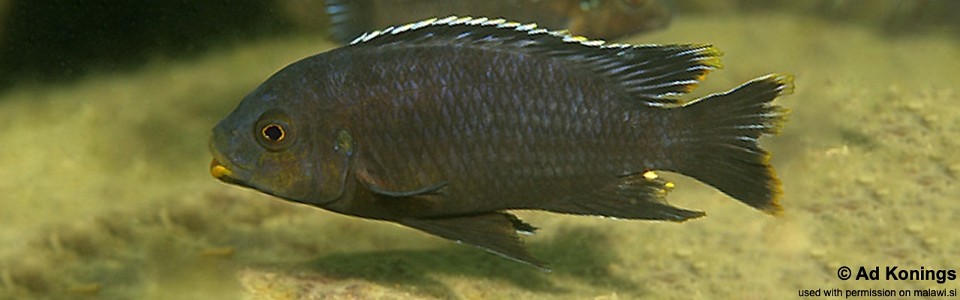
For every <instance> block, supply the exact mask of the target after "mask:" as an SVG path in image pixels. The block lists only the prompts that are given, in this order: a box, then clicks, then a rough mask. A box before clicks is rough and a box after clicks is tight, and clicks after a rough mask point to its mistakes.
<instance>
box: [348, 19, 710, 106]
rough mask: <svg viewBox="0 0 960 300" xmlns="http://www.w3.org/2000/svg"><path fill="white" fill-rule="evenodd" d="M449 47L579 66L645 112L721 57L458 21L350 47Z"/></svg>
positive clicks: (691, 47) (430, 22)
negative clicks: (544, 57) (505, 52)
mask: <svg viewBox="0 0 960 300" xmlns="http://www.w3.org/2000/svg"><path fill="white" fill-rule="evenodd" d="M448 45H457V46H461V47H462V46H473V47H477V48H497V50H499V51H503V50H509V49H514V50H515V51H520V52H524V53H529V54H536V55H548V56H551V57H556V58H560V59H564V60H567V61H570V62H572V63H576V64H582V65H584V66H586V67H588V69H590V70H593V71H594V72H596V73H597V75H598V76H603V77H605V78H607V79H609V80H610V81H611V82H616V84H618V85H620V86H621V87H622V88H624V90H625V92H627V93H628V94H630V95H632V96H633V97H634V98H635V99H636V100H637V101H641V102H642V103H644V104H646V105H649V106H671V105H676V104H679V101H678V100H676V99H673V98H670V96H675V95H680V94H684V93H687V92H689V91H691V90H693V88H695V87H696V85H697V84H698V83H699V81H700V80H702V79H703V77H704V76H705V75H706V74H707V73H708V72H709V71H710V70H713V69H716V68H720V60H719V55H720V52H719V51H717V50H716V49H715V48H713V46H711V45H696V44H682V45H629V44H615V43H607V42H605V41H602V40H591V39H588V38H585V37H582V36H574V35H570V34H568V33H567V31H566V30H559V31H551V30H547V29H543V28H538V27H537V25H536V24H534V23H529V24H522V23H518V22H510V21H507V20H504V19H488V18H474V17H458V16H449V17H446V18H432V19H427V20H423V21H419V22H414V23H409V24H406V25H401V26H391V27H388V28H385V29H382V30H376V31H372V32H368V33H365V34H362V35H360V36H359V37H357V38H356V39H354V40H353V41H352V42H351V43H350V46H349V47H378V48H379V47H402V48H405V47H417V46H448Z"/></svg>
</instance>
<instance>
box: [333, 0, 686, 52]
mask: <svg viewBox="0 0 960 300" xmlns="http://www.w3.org/2000/svg"><path fill="white" fill-rule="evenodd" d="M665 2H666V1H665V0H455V1H437V0H327V13H328V16H329V18H330V23H331V26H330V27H331V32H332V33H333V36H334V38H336V39H337V40H339V41H341V42H344V43H347V42H350V41H352V40H353V39H354V38H355V37H357V36H359V35H360V34H362V33H364V32H368V31H373V30H376V29H381V28H386V27H387V26H391V25H394V24H406V23H410V22H416V21H420V20H423V19H427V18H431V17H435V16H450V15H458V16H487V17H496V18H504V19H507V20H513V21H517V22H528V23H537V24H538V25H540V26H543V27H544V28H553V29H568V30H570V33H571V34H574V35H583V36H589V37H593V38H600V39H616V38H621V37H624V36H628V35H631V34H637V33H641V32H645V31H651V30H655V29H660V28H663V27H666V26H667V24H669V23H670V7H669V6H668V5H667V3H665Z"/></svg>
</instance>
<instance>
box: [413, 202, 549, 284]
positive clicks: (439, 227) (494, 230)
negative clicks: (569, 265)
mask: <svg viewBox="0 0 960 300" xmlns="http://www.w3.org/2000/svg"><path fill="white" fill-rule="evenodd" d="M398 222H399V223H400V224H403V225H406V226H410V227H413V228H416V229H419V230H422V231H425V232H427V233H430V234H433V235H437V236H440V237H443V238H446V239H450V240H454V241H457V242H461V243H464V244H468V245H471V246H475V247H478V248H481V249H484V250H487V251H489V252H492V253H495V254H498V255H501V256H503V257H506V258H509V259H512V260H516V261H519V262H523V263H527V264H530V265H533V266H535V267H537V268H539V269H540V270H542V271H545V272H549V271H550V268H548V267H547V265H546V263H544V262H543V261H541V260H539V259H537V258H535V257H533V256H532V255H530V253H528V252H527V249H526V248H524V246H523V241H522V240H520V237H519V236H518V235H517V233H518V232H523V233H532V232H533V231H534V230H536V228H535V227H533V226H531V225H530V224H527V223H525V222H523V221H521V220H520V219H519V218H517V217H516V216H514V215H511V214H508V213H504V212H490V213H482V214H475V215H465V216H454V217H442V218H408V219H401V220H399V221H398Z"/></svg>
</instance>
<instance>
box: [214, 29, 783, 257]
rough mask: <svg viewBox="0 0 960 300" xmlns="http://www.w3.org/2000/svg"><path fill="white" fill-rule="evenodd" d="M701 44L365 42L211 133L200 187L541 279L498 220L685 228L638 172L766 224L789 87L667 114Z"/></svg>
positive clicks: (704, 50) (446, 34)
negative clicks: (523, 216)
mask: <svg viewBox="0 0 960 300" xmlns="http://www.w3.org/2000/svg"><path fill="white" fill-rule="evenodd" d="M718 55H719V54H718V52H717V50H715V49H714V48H713V47H711V46H709V45H643V46H633V45H616V44H604V43H603V42H602V41H591V40H587V39H584V38H581V37H573V36H567V35H564V34H562V33H559V32H550V31H547V30H543V29H536V28H535V25H532V24H530V25H521V24H518V23H511V22H505V21H503V20H487V19H483V18H481V19H472V18H456V17H450V18H445V19H440V20H437V19H432V20H426V21H422V22H418V23H414V24H409V25H405V26H400V27H395V28H391V29H387V30H383V31H377V32H372V33H369V34H365V35H363V36H361V37H360V38H358V39H357V41H356V42H355V43H353V44H351V45H349V46H345V47H342V48H338V49H334V50H331V51H329V52H325V53H321V54H318V55H315V56H312V57H308V58H306V59H303V60H301V61H298V62H296V63H293V64H291V65H289V66H287V67H285V68H284V69H283V70H281V71H279V72H277V74H274V75H273V76H272V77H271V78H270V79H268V80H267V81H266V82H264V83H263V84H262V85H261V86H260V87H258V88H257V89H256V90H254V91H253V92H252V93H251V94H249V95H247V96H246V98H244V99H243V101H241V102H240V105H239V106H238V107H237V108H236V110H235V111H234V112H233V113H231V114H230V115H229V116H227V118H226V119H224V120H223V121H221V122H220V123H219V124H218V125H217V126H216V127H215V128H214V130H213V138H212V139H211V142H210V149H211V151H212V153H213V156H214V160H213V162H212V164H211V170H210V172H211V174H213V176H214V177H216V178H218V179H220V180H222V181H225V182H228V183H233V184H239V185H242V186H247V187H251V188H254V189H257V190H260V191H262V192H265V193H267V194H271V195H274V196H277V197H280V198H283V199H286V200H289V201H294V202H299V203H304V204H308V205H313V206H317V207H321V208H324V209H328V210H331V211H335V212H338V213H342V214H347V215H353V216H358V217H363V218H371V219H379V220H386V221H392V222H397V223H400V224H403V225H406V226H409V227H413V228H416V229H420V230H422V231H425V232H427V233H431V234H434V235H438V236H441V237H444V238H447V239H451V240H456V241H461V242H463V243H467V244H470V245H474V246H477V247H480V248H483V249H486V250H489V251H492V252H494V253H498V254H501V255H503V256H505V257H508V258H512V259H515V260H519V261H522V262H527V263H530V264H533V265H535V266H538V267H541V268H545V265H544V263H542V262H541V261H539V260H537V259H536V258H534V257H532V256H530V255H529V254H528V253H527V251H526V250H525V249H524V247H523V244H522V241H521V240H520V239H519V237H518V235H517V233H518V232H520V233H532V232H533V231H534V230H535V229H536V228H535V227H533V226H531V225H529V224H527V223H524V222H523V221H521V220H520V219H518V218H517V217H515V216H513V215H511V214H509V213H507V212H505V211H506V210H514V209H536V210H546V211H552V212H558V213H567V214H579V215H597V216H606V217H616V218H623V219H644V220H668V221H684V220H687V219H690V218H696V217H701V216H703V215H704V213H703V212H699V211H692V210H687V209H683V208H678V207H674V206H671V205H669V204H668V203H667V202H666V200H665V198H664V197H665V195H666V193H667V192H668V191H669V190H670V189H671V188H672V187H673V184H672V183H669V182H667V181H665V180H663V179H661V178H658V177H657V176H656V174H655V173H653V172H652V170H668V171H674V172H678V173H681V174H684V175H687V176H691V177H693V178H696V179H698V180H700V181H702V182H705V183H707V184H709V185H711V186H713V187H716V188H717V189H719V190H720V191H722V192H724V193H726V194H727V195H730V196H731V197H733V198H735V199H737V200H740V201H741V202H743V203H746V204H747V205H749V206H752V207H754V208H757V209H760V210H763V211H765V212H769V213H777V212H778V211H780V206H779V204H778V201H777V199H778V198H779V197H780V194H781V191H780V182H779V180H778V179H777V177H776V175H775V174H774V171H773V169H772V168H771V166H770V164H769V160H770V155H769V154H768V153H767V152H766V151H764V150H763V149H761V148H760V147H759V145H758V144H757V139H758V138H759V137H760V136H762V135H764V134H768V133H774V132H776V130H777V129H778V128H779V126H780V124H781V123H782V122H783V120H784V115H785V113H786V111H785V109H782V108H780V107H778V106H776V105H773V104H771V103H770V101H772V100H773V99H774V98H776V97H777V96H779V95H782V94H785V93H788V92H790V91H791V89H792V82H791V81H792V78H791V77H790V76H787V75H768V76H764V77H760V78H757V79H754V80H752V81H750V82H748V83H746V84H744V85H742V86H739V87H737V88H734V89H732V90H730V91H728V92H726V93H720V94H713V95H709V96H706V97H704V98H701V99H697V100H693V101H689V102H681V101H679V100H677V99H675V98H672V97H671V96H674V95H680V94H684V93H687V92H689V91H690V90H691V89H693V88H694V87H695V86H696V84H697V83H698V81H699V80H701V79H703V77H704V76H705V75H706V74H707V72H709V71H710V70H712V69H715V68H717V67H719V60H718V58H717V56H718Z"/></svg>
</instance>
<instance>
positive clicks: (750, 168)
mask: <svg viewBox="0 0 960 300" xmlns="http://www.w3.org/2000/svg"><path fill="white" fill-rule="evenodd" d="M792 91H793V76H791V75H783V74H772V75H767V76H764V77H760V78H757V79H754V80H752V81H750V82H748V83H746V84H744V85H741V86H739V87H737V88H735V89H733V90H730V91H728V92H726V93H722V94H713V95H710V96H707V97H704V98H701V99H698V100H696V101H693V102H690V103H687V104H685V105H683V106H682V107H680V108H677V109H676V111H675V112H676V113H677V115H678V117H677V119H675V120H677V122H676V123H675V124H674V126H676V129H679V131H678V132H681V134H680V136H679V137H678V139H677V140H676V141H677V143H676V144H678V145H680V146H679V148H678V149H672V150H673V151H671V156H672V159H671V161H672V165H673V166H672V167H670V168H667V169H668V170H671V171H677V172H679V173H681V174H684V175H687V176H691V177H693V178H696V179H697V180H700V181H702V182H705V183H707V184H709V185H711V186H713V187H715V188H717V189H719V190H720V191H722V192H724V193H726V194H727V195H730V196H731V197H733V198H736V199H737V200H740V201H741V202H743V203H746V204H747V205H750V206H752V207H754V208H757V209H760V210H763V211H765V212H768V213H772V214H776V213H779V212H780V211H781V208H780V203H779V198H780V195H781V194H782V193H783V192H782V189H781V187H780V179H778V178H777V175H776V173H775V172H774V170H773V167H772V166H771V165H770V154H769V153H768V152H767V151H764V150H763V149H761V148H760V145H759V144H758V143H757V139H758V138H760V136H761V135H764V134H775V133H777V131H778V130H779V129H780V126H781V125H782V124H783V122H784V121H785V120H786V114H787V109H785V108H782V107H780V106H777V105H773V104H771V103H770V102H771V101H772V100H773V99H775V98H777V96H780V95H784V94H789V93H791V92H792Z"/></svg>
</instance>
